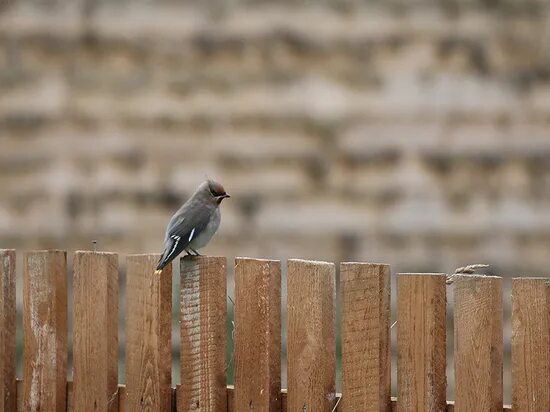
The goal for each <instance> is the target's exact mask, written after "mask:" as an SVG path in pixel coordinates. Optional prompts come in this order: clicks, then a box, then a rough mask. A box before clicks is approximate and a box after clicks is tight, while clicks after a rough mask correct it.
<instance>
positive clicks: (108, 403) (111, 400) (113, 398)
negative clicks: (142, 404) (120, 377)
mask: <svg viewBox="0 0 550 412" xmlns="http://www.w3.org/2000/svg"><path fill="white" fill-rule="evenodd" d="M117 395H118V388H117V390H116V391H115V393H113V394H112V395H111V397H110V398H109V400H108V401H107V405H111V404H112V403H113V401H114V400H115V399H116V397H117Z"/></svg>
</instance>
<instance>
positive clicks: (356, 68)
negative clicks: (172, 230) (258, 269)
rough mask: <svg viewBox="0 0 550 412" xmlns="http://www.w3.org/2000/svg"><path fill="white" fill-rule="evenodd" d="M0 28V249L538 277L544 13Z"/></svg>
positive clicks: (516, 8)
mask: <svg viewBox="0 0 550 412" xmlns="http://www.w3.org/2000/svg"><path fill="white" fill-rule="evenodd" d="M2 5H3V6H2V12H1V14H0V136H1V146H0V188H1V189H0V245H2V246H3V247H8V246H9V247H16V248H46V247H48V248H51V247H59V248H68V249H76V248H89V247H90V240H91V239H97V240H98V241H99V244H100V247H101V248H103V249H109V250H116V251H120V252H132V253H134V252H153V251H158V250H159V247H160V244H161V241H162V237H163V231H164V225H165V223H166V221H167V219H168V218H169V216H170V215H171V214H172V212H173V211H174V210H175V209H176V208H177V207H178V206H179V204H180V203H181V202H183V201H184V200H185V199H186V197H187V196H188V195H189V194H190V193H191V192H192V191H193V190H194V188H195V186H196V185H197V184H198V183H200V181H201V180H202V179H203V178H204V176H205V174H208V175H210V176H213V177H216V178H218V179H219V180H220V181H221V182H223V183H224V185H225V186H226V189H227V190H228V192H229V193H231V194H232V195H233V197H232V198H231V199H230V200H229V201H227V202H225V203H224V205H223V206H224V207H223V224H222V226H221V230H220V233H219V236H218V237H217V238H216V239H215V241H214V242H213V243H212V244H211V246H210V247H209V248H208V249H206V250H205V252H207V253H211V254H223V255H228V256H232V255H251V256H262V257H288V256H294V257H296V256H300V257H311V258H321V259H328V260H350V259H351V260H354V259H360V260H369V261H385V262H391V263H392V264H393V266H394V269H395V270H408V271H410V270H431V271H433V270H438V271H449V270H452V269H454V268H455V267H457V266H460V265H464V264H466V263H472V262H473V261H480V260H481V261H484V262H488V263H491V264H492V265H493V271H495V272H498V273H502V272H506V273H515V274H518V273H520V272H521V273H524V272H525V273H527V272H529V273H533V274H543V273H547V270H548V267H549V266H550V253H548V248H549V246H550V208H549V207H548V201H549V199H550V133H549V132H550V42H549V41H550V24H549V23H550V20H549V17H550V14H549V12H550V4H549V3H548V2H546V1H536V0H528V1H526V0H521V1H519V0H518V1H514V0H502V1H501V0H484V1H481V0H480V1H474V0H447V1H442V2H438V5H437V6H436V5H434V3H433V2H431V1H424V0H416V1H369V2H367V1H358V0H341V1H303V2H291V1H279V2H269V1H260V0H256V1H254V0H248V1H246V0H232V1H208V2H200V1H196V2H195V1H187V2H175V1H156V2H152V1H123V0H120V1H115V0H113V1H106V0H87V1H80V2H78V1H76V2H64V1H53V0H52V1H19V2H6V1H5V0H4V2H3V3H2Z"/></svg>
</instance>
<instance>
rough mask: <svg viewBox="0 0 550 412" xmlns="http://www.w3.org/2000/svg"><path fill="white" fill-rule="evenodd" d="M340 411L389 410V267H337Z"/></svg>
mask: <svg viewBox="0 0 550 412" xmlns="http://www.w3.org/2000/svg"><path fill="white" fill-rule="evenodd" d="M340 284H341V294H342V402H341V403H340V405H339V410H340V411H342V412H355V411H365V412H367V411H372V412H375V411H376V412H379V411H380V412H388V411H390V409H391V399H390V395H391V370H390V366H391V361H390V267H389V265H380V264H370V263H342V264H341V265H340Z"/></svg>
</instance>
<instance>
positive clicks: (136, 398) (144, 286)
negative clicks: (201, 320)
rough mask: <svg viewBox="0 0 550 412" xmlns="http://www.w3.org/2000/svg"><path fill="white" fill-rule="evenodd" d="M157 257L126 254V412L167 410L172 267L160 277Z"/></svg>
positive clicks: (170, 363) (166, 268)
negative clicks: (156, 270)
mask: <svg viewBox="0 0 550 412" xmlns="http://www.w3.org/2000/svg"><path fill="white" fill-rule="evenodd" d="M159 257H160V255H156V254H154V255H130V256H128V259H127V265H128V272H127V275H126V284H127V287H126V308H127V310H126V392H125V403H126V405H125V406H126V410H128V411H132V412H134V411H150V412H153V411H160V412H164V411H170V408H171V402H172V400H171V393H172V389H171V387H170V385H171V379H172V376H171V368H172V346H171V333H172V266H171V265H168V266H166V267H165V268H164V269H163V271H162V273H161V274H160V275H157V274H155V273H154V272H155V267H156V265H157V262H158V260H159Z"/></svg>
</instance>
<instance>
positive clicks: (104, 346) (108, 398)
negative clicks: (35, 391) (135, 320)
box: [73, 251, 118, 412]
mask: <svg viewBox="0 0 550 412" xmlns="http://www.w3.org/2000/svg"><path fill="white" fill-rule="evenodd" d="M73 329H74V348H73V364H74V376H73V402H74V404H75V405H77V407H78V411H82V412H86V411H90V412H92V411H93V412H100V411H103V412H118V396H117V390H118V255H117V254H116V253H104V252H84V251H78V252H76V253H75V256H74V327H73Z"/></svg>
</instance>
